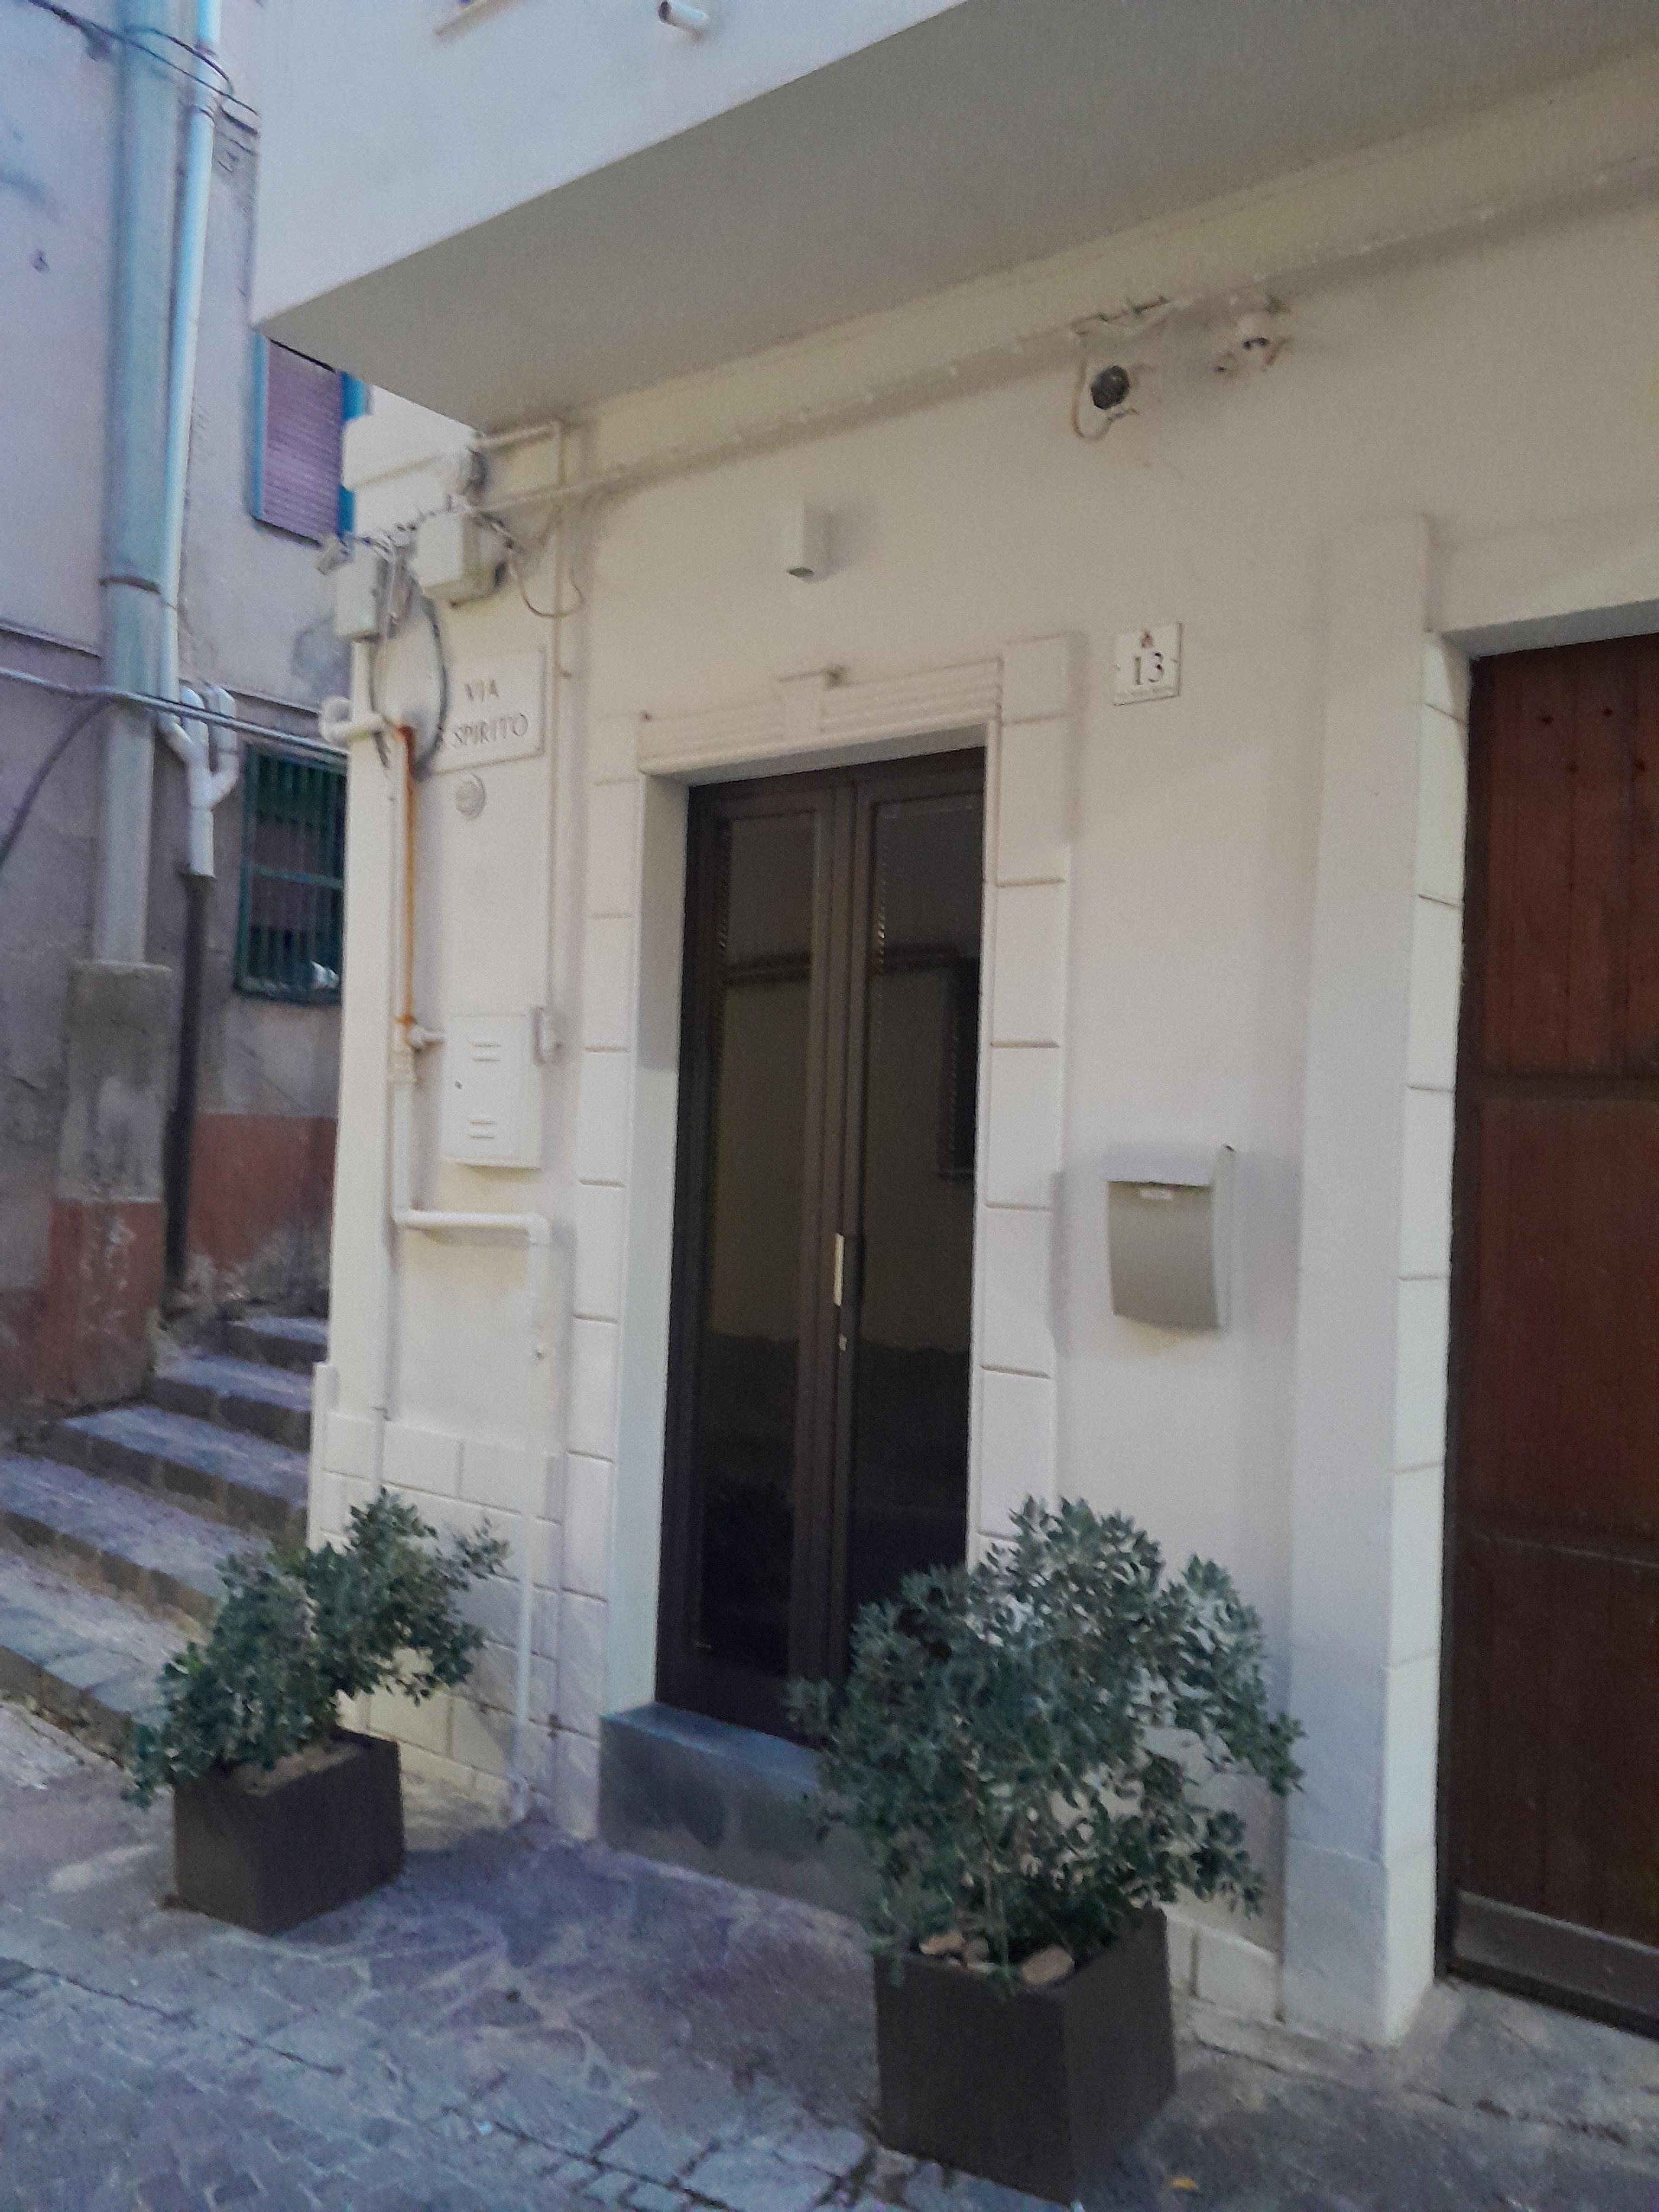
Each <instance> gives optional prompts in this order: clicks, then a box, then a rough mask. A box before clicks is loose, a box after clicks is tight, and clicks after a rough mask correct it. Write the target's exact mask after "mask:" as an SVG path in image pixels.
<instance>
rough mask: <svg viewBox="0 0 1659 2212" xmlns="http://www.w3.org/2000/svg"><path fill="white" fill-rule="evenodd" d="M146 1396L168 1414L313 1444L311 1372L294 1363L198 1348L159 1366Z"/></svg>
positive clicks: (299, 1447)
mask: <svg viewBox="0 0 1659 2212" xmlns="http://www.w3.org/2000/svg"><path fill="white" fill-rule="evenodd" d="M149 1396H150V1402H151V1403H152V1404H153V1405H156V1406H160V1407H162V1408H163V1409H164V1410H165V1411H166V1412H167V1413H188V1414H190V1415H191V1416H192V1417H193V1418H194V1419H197V1420H201V1421H212V1422H214V1423H216V1425H217V1426H219V1427H220V1428H222V1429H239V1430H241V1431H244V1432H245V1433H246V1434H248V1435H251V1436H256V1437H265V1438H266V1439H267V1440H268V1441H269V1442H270V1443H274V1444H288V1445H290V1446H291V1447H292V1448H293V1449H294V1450H295V1451H305V1450H307V1449H309V1446H310V1443H311V1376H310V1375H309V1374H308V1373H307V1374H304V1375H301V1374H300V1373H298V1372H297V1371H296V1370H294V1369H293V1368H289V1367H272V1366H270V1365H269V1364H267V1363H266V1362H265V1361H264V1360H259V1359H234V1358H229V1357H228V1356H227V1355H226V1354H224V1353H222V1352H216V1353H197V1354H192V1355H191V1357H190V1358H185V1359H176V1360H174V1361H173V1362H172V1364H170V1365H168V1366H167V1367H162V1368H159V1369H158V1370H156V1372H155V1375H154V1376H152V1377H151V1378H150V1386H149Z"/></svg>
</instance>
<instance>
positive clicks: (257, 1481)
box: [44, 1406, 309, 1542]
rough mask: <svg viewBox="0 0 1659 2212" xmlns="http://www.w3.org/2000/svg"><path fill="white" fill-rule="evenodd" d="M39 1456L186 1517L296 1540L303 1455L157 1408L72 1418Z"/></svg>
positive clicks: (301, 1521) (51, 1434)
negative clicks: (165, 1502)
mask: <svg viewBox="0 0 1659 2212" xmlns="http://www.w3.org/2000/svg"><path fill="white" fill-rule="evenodd" d="M44 1449H45V1452H46V1455H47V1456H48V1457H50V1458H52V1459H58V1460H64V1461H65V1462H67V1463H68V1464H69V1465H70V1467H78V1468H82V1469H84V1471H85V1472H86V1473H87V1474H102V1475H107V1476H108V1477H109V1478H110V1479H111V1480H112V1481H116V1482H125V1483H129V1484H131V1486H133V1487H135V1488H136V1489H139V1490H148V1491H152V1492H158V1493H159V1494H160V1495H161V1497H163V1498H169V1499H171V1500H172V1502H173V1504H175V1505H181V1506H183V1507H184V1508H185V1510H186V1511H187V1512H190V1513H197V1514H200V1515H202V1516H204V1518H205V1519H207V1520H209V1521H217V1522H220V1523H222V1525H223V1526H225V1527H227V1528H251V1529H253V1530H255V1531H256V1532H257V1533H258V1534H260V1535H262V1536H272V1537H275V1538H276V1539H277V1540H278V1541H282V1542H287V1541H296V1540H302V1539H303V1537H304V1534H305V1525H306V1487H307V1477H308V1474H309V1467H308V1463H307V1459H306V1455H305V1454H304V1453H303V1452H301V1451H295V1450H294V1449H293V1448H292V1447H291V1446H289V1445H287V1444H274V1443H269V1442H267V1440H266V1439H265V1438H264V1437H250V1436H244V1435H242V1434H241V1433H240V1431H236V1430H232V1429H222V1428H221V1427H219V1426H218V1425H217V1424H216V1423H215V1422H213V1421H202V1420H196V1419H192V1418H191V1416H190V1415H189V1414H186V1413H167V1411H165V1409H164V1408H163V1407H160V1406H111V1407H107V1408H106V1410H105V1411H104V1412H102V1413H77V1414H76V1415H75V1417H74V1418H73V1419H70V1420H67V1421H59V1422H58V1423H57V1424H56V1425H54V1426H53V1427H52V1429H51V1430H50V1431H48V1433H47V1436H46V1443H45V1447H44Z"/></svg>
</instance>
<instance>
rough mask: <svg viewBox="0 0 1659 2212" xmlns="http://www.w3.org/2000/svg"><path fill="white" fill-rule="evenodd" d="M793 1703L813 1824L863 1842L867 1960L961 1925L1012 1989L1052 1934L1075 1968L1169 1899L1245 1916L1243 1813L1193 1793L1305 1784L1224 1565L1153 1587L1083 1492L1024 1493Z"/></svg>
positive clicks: (1111, 1523)
mask: <svg viewBox="0 0 1659 2212" xmlns="http://www.w3.org/2000/svg"><path fill="white" fill-rule="evenodd" d="M790 1699H791V1705H792V1710H793V1714H794V1717H795V1719H796V1721H797V1723H798V1724H799V1726H800V1727H801V1729H802V1730H803V1733H804V1734H805V1735H806V1736H807V1737H808V1739H809V1741H814V1742H817V1743H818V1744H821V1745H822V1746H823V1759H822V1763H821V1775H822V1789H821V1799H820V1804H821V1810H822V1811H823V1815H824V1817H825V1819H826V1820H830V1821H839V1822H842V1823H843V1824H845V1825H846V1826H849V1827H850V1828H852V1829H853V1830H854V1832H855V1833H856V1834H857V1835H858V1836H859V1837H860V1839H861V1841H862V1843H863V1845H864V1850H865V1854H866V1858H867V1860H868V1863H869V1867H870V1871H871V1876H872V1884H871V1889H870V1894H869V1899H868V1905H867V1912H866V1917H867V1920H868V1923H869V1927H870V1930H871V1933H872V1936H873V1937H874V1939H875V1941H876V1943H877V1945H878V1948H880V1949H882V1950H884V1951H887V1952H890V1953H893V1954H898V1953H902V1952H903V1951H905V1950H907V1949H909V1948H913V1947H914V1946H915V1945H916V1944H918V1943H920V1942H924V1941H926V1940H927V1939H928V1938H930V1937H943V1936H947V1935H948V1934H949V1933H950V1932H951V1931H953V1930H954V1931H957V1932H958V1933H959V1934H960V1935H961V1936H962V1937H963V1939H964V1940H965V1941H966V1942H968V1943H969V1945H970V1946H972V1947H973V1948H974V1949H975V1951H976V1950H977V1948H978V1946H979V1944H981V1943H982V1944H983V1946H984V1954H985V1955H986V1956H987V1960H988V1962H989V1964H990V1966H991V1968H992V1970H993V1971H994V1972H997V1973H998V1974H999V1975H1000V1978H1002V1979H1003V1980H1005V1981H1007V1980H1009V1979H1011V1978H1012V1968H1013V1967H1014V1966H1017V1965H1018V1962H1019V1961H1020V1960H1023V1959H1024V1958H1026V1957H1028V1956H1030V1955H1031V1954H1034V1953H1036V1952H1037V1951H1039V1950H1042V1949H1043V1948H1046V1947H1047V1946H1048V1945H1050V1944H1059V1945H1061V1946H1063V1947H1064V1948H1065V1949H1066V1950H1067V1951H1069V1952H1070V1953H1071V1954H1072V1956H1073V1959H1074V1960H1076V1961H1077V1962H1078V1963H1079V1964H1081V1963H1082V1962H1083V1961H1084V1960H1086V1959H1088V1958H1089V1957H1091V1956H1092V1955H1093V1954H1096V1953H1097V1952H1099V1951H1101V1950H1103V1948H1106V1946H1107V1945H1109V1943H1110V1942H1111V1941H1112V1939H1113V1937H1114V1936H1115V1935H1116V1934H1117V1932H1118V1931H1119V1929H1121V1928H1123V1927H1124V1926H1125V1925H1126V1923H1128V1922H1129V1921H1130V1920H1131V1919H1133V1917H1135V1916H1137V1915H1138V1914H1139V1913H1140V1912H1141V1911H1144V1910H1145V1909H1146V1908H1147V1907H1148V1906H1151V1905H1157V1904H1161V1903H1168V1902H1170V1900H1172V1899H1175V1898H1176V1897H1177V1896H1178V1895H1180V1894H1181V1893H1182V1892H1183V1891H1190V1892H1192V1893H1193V1894H1194V1895H1195V1896H1198V1897H1204V1898H1207V1897H1216V1896H1227V1897H1231V1898H1232V1899H1235V1900H1237V1902H1238V1903H1239V1904H1241V1905H1243V1906H1244V1907H1245V1908H1246V1909H1247V1910H1249V1911H1255V1910H1259V1908H1260V1905H1261V1880H1260V1877H1259V1875H1257V1873H1256V1871H1255V1868H1254V1867H1253V1866H1252V1865H1251V1863H1250V1861H1249V1857H1248V1855H1247V1853H1246V1850H1245V1848H1244V1828H1243V1822H1242V1821H1241V1820H1240V1819H1239V1818H1238V1816H1237V1814H1236V1813H1234V1812H1232V1811H1231V1810H1228V1809H1226V1808H1224V1807H1219V1806H1217V1805H1216V1804H1215V1803H1214V1802H1212V1800H1211V1799H1210V1798H1209V1797H1208V1796H1206V1783H1207V1782H1208V1781H1209V1780H1210V1779H1211V1778H1213V1777H1216V1776H1221V1775H1227V1774H1236V1773H1248V1774H1254V1775H1257V1776H1259V1777H1260V1778H1261V1780H1262V1781H1264V1782H1265V1783H1266V1784H1267V1787H1268V1789H1269V1790H1272V1791H1273V1792H1274V1793H1275V1795H1277V1796H1285V1794H1286V1793H1287V1792H1288V1791H1290V1790H1292V1789H1293V1788H1294V1787H1295V1786H1296V1784H1297V1782H1298V1781H1299V1779H1300V1770H1299V1769H1298V1768H1297V1765H1296V1762H1295V1760H1294V1759H1293V1757H1292V1755H1291V1753H1292V1749H1293V1747H1294V1745H1295V1743H1296V1741H1297V1736H1298V1735H1300V1733H1301V1731H1300V1729H1299V1728H1298V1726H1297V1723H1296V1722H1294V1721H1293V1720H1291V1719H1289V1718H1287V1717H1285V1716H1283V1715H1280V1716H1279V1717H1274V1716H1273V1713H1272V1712H1271V1711H1270V1710H1269V1706H1268V1702H1267V1690H1266V1687H1265V1685H1264V1682H1263V1679H1262V1642H1261V1622H1260V1620H1258V1618H1257V1616H1256V1614H1255V1613H1254V1612H1253V1611H1252V1610H1251V1608H1250V1607H1249V1606H1247V1605H1245V1604H1244V1603H1243V1601H1241V1599H1240V1598H1239V1595H1238V1593H1237V1590H1236V1589H1234V1587H1233V1584H1232V1582H1231V1579H1230V1577H1228V1576H1227V1575H1226V1573H1225V1571H1223V1570H1222V1569H1221V1568H1220V1567H1218V1566H1215V1565H1212V1564H1211V1563H1209V1562H1207V1561H1206V1560H1202V1559H1194V1560H1193V1561H1192V1562H1191V1563H1190V1564H1189V1565H1188V1568H1187V1570H1186V1571H1185V1573H1184V1574H1182V1575H1181V1576H1180V1577H1166V1575H1165V1573H1164V1559H1163V1554H1162V1553H1161V1552H1160V1551H1159V1549H1158V1546H1157V1545H1156V1544H1155V1543H1154V1542H1153V1541H1152V1538H1151V1537H1150V1536H1148V1535H1147V1534H1146V1532H1145V1531H1144V1530H1143V1529H1141V1528H1137V1527H1136V1525H1135V1524H1134V1522H1132V1521H1130V1520H1128V1519H1127V1518H1125V1517H1123V1516H1113V1517H1111V1518H1109V1519H1103V1518H1102V1517H1101V1516H1097V1514H1095V1513H1093V1512H1091V1510H1090V1509H1089V1507H1088V1506H1086V1505H1085V1504H1079V1503H1071V1504H1064V1505H1061V1506H1060V1508H1059V1509H1058V1510H1048V1509H1047V1508H1045V1507H1043V1506H1042V1505H1040V1504H1037V1503H1036V1501H1035V1500H1034V1499H1028V1500H1027V1501H1026V1503H1025V1504H1024V1506H1022V1507H1021V1509H1020V1510H1019V1511H1018V1514H1016V1516H1014V1529H1013V1534H1012V1540H1011V1541H1008V1542H1007V1543H1006V1544H1001V1545H998V1546H996V1547H994V1548H993V1549H992V1551H991V1552H990V1553H988V1555H987V1557H986V1558H985V1559H983V1560H982V1561H981V1563H980V1564H979V1565H976V1566H973V1567H957V1568H951V1569H949V1570H944V1571H938V1572H935V1573H933V1574H927V1575H916V1576H913V1577H911V1578H910V1579H909V1581H908V1582H907V1583H905V1584H904V1585H903V1587H902V1590H901V1592H900V1595H899V1596H898V1598H897V1599H896V1601H892V1602H889V1603H886V1604H881V1605H872V1606H867V1607H866V1608H865V1610H864V1611H863V1613H861V1614H860V1617H859V1620H858V1622H857V1624H856V1626H855V1627H854V1636H853V1652H852V1667H851V1670H850V1673H849V1675H848V1682H847V1686H846V1688H845V1690H844V1691H842V1692H839V1693H837V1692H835V1691H834V1690H832V1689H831V1688H830V1686H829V1685H828V1684H827V1683H823V1682H813V1683H795V1684H793V1685H792V1686H791V1691H790Z"/></svg>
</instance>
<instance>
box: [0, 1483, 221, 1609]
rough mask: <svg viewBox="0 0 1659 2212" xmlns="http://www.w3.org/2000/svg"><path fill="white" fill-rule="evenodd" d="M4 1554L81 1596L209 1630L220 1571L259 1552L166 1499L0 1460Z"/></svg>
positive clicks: (0, 1531) (0, 1527) (0, 1542)
mask: <svg viewBox="0 0 1659 2212" xmlns="http://www.w3.org/2000/svg"><path fill="white" fill-rule="evenodd" d="M0 1547H3V1548H4V1549H5V1550H7V1551H9V1552H15V1553H23V1554H27V1555H29V1556H33V1558H34V1559H36V1560H37V1562H38V1563H39V1564H40V1565H45V1566H47V1567H49V1568H50V1569H52V1571H54V1572H56V1573H58V1574H61V1575H64V1576H65V1577H68V1578H69V1579H70V1581H72V1582H76V1583H81V1584H82V1587H83V1588H86V1589H97V1590H101V1591H103V1592H104V1593H105V1594H106V1595H109V1596H112V1597H119V1598H125V1599H127V1600H129V1601H131V1602H132V1603H133V1604H135V1605H137V1606H138V1607H142V1608H143V1610H144V1611H146V1612H149V1613H180V1614H183V1615H185V1617H186V1618H187V1619H188V1620H190V1621H191V1623H192V1624H193V1625H195V1626H203V1627H205V1626H208V1625H209V1624H210V1622H211V1620H212V1619H213V1616H214V1614H215V1613H216V1612H217V1610H218V1607H219V1599H220V1596H221V1595H222V1584H221V1583H220V1579H219V1569H220V1567H221V1565H222V1564H223V1563H224V1561H225V1560H226V1559H229V1558H231V1557H233V1556H234V1554H235V1553H240V1552H247V1551H254V1550H260V1549H263V1547H262V1546H261V1545H260V1543H259V1540H258V1538H257V1537H255V1536H252V1535H249V1534H246V1533H245V1532H242V1531H239V1530H235V1529H231V1528H219V1527H217V1526H216V1525H215V1524H214V1523H213V1522H210V1521H204V1520H203V1519H202V1517H201V1516H200V1515H199V1514H196V1513H186V1512H185V1511H184V1510H182V1508H180V1507H179V1506H177V1505H170V1504H168V1503H167V1500H166V1499H165V1498H159V1497H155V1496H147V1495H146V1494H145V1493H144V1492H142V1491H137V1490H132V1489H129V1488H128V1487H127V1486H126V1485H125V1484H124V1483H118V1482H110V1481H108V1480H106V1479H105V1478H104V1477H103V1476H101V1475H96V1474H85V1473H83V1472H82V1469H81V1468H75V1467H66V1466H64V1465H62V1464H61V1463H59V1462H58V1461H55V1460H40V1459H21V1458H19V1457H16V1456H15V1455H12V1456H7V1457H0Z"/></svg>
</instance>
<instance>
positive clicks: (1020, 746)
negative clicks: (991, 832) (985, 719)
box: [996, 719, 1073, 884]
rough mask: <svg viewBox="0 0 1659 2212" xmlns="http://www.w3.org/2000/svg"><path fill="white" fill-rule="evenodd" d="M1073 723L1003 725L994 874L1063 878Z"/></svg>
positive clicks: (1003, 878)
mask: <svg viewBox="0 0 1659 2212" xmlns="http://www.w3.org/2000/svg"><path fill="white" fill-rule="evenodd" d="M1072 763H1073V744H1072V725H1071V723H1070V722H1069V721H1067V720H1059V719H1057V720H1053V721H1046V722H1013V723H1006V724H1005V725H1004V727H1003V732H1002V744H1001V746H1000V757H999V762H998V770H997V793H996V799H997V817H996V880H997V882H998V883H999V884H1054V883H1064V882H1065V881H1066V879H1067V877H1068V876H1069V874H1070V871H1071V854H1072V808H1073V797H1072V777H1073V765H1072Z"/></svg>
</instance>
